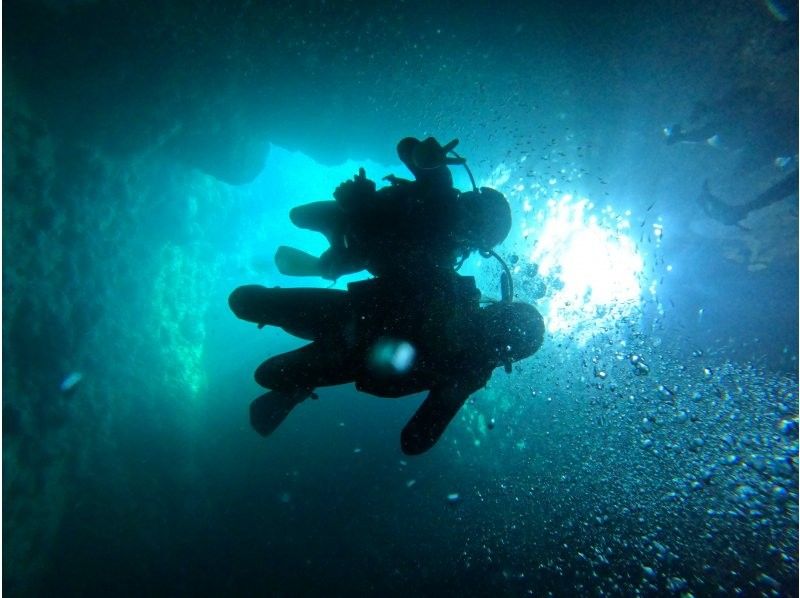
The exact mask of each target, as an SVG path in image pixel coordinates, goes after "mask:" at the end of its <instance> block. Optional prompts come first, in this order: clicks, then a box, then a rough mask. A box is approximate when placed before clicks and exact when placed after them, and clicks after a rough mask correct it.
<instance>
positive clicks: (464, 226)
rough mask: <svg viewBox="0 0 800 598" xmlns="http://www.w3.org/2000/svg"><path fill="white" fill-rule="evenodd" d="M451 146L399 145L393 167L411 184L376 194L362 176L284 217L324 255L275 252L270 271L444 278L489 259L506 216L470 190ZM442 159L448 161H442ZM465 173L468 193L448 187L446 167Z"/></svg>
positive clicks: (505, 228)
mask: <svg viewBox="0 0 800 598" xmlns="http://www.w3.org/2000/svg"><path fill="white" fill-rule="evenodd" d="M457 144H458V140H457V139H456V140H453V141H451V142H450V143H448V144H446V145H444V146H442V145H440V144H439V142H437V141H436V140H435V139H434V138H433V137H429V138H427V139H425V140H424V141H420V140H418V139H415V138H412V137H407V138H405V139H403V140H401V141H400V143H398V145H397V154H398V157H399V158H400V160H401V161H402V162H403V163H404V164H405V165H406V166H407V167H408V169H409V171H411V173H412V174H413V175H414V180H413V181H411V180H407V179H402V178H398V177H396V176H394V175H388V176H387V177H384V179H385V180H387V181H389V183H390V185H389V186H387V187H384V188H382V189H379V190H376V185H375V182H374V181H371V180H369V179H368V178H367V177H366V173H365V172H364V169H360V170H359V173H358V175H356V176H355V177H354V179H353V180H351V181H345V182H344V183H342V184H341V185H339V187H338V188H337V189H336V191H335V192H334V200H333V201H318V202H313V203H310V204H305V205H302V206H298V207H296V208H294V209H292V210H291V212H290V219H291V220H292V222H293V223H294V224H295V225H296V226H298V227H300V228H305V229H309V230H314V231H318V232H321V233H323V234H324V235H325V237H326V238H327V240H328V242H329V243H330V249H328V250H327V251H325V252H324V253H323V254H322V255H321V256H319V257H315V256H312V255H310V254H308V253H305V252H303V251H301V250H299V249H295V248H292V247H286V246H281V247H279V248H278V251H277V253H276V255H275V263H276V265H277V267H278V270H279V271H280V272H281V273H282V274H286V275H290V276H321V277H323V278H326V279H328V280H336V279H337V278H339V276H342V275H344V274H350V273H354V272H358V271H360V270H364V269H366V270H368V271H369V272H370V273H371V274H373V275H375V276H392V277H395V278H414V279H416V278H419V277H423V276H427V275H429V274H435V273H436V272H438V271H442V270H451V269H452V268H453V267H454V266H455V265H456V264H457V262H458V261H459V260H461V261H462V262H463V260H464V259H466V257H468V256H469V254H470V253H471V252H472V251H475V250H478V251H481V253H482V254H484V255H488V254H490V253H491V249H492V247H494V246H495V245H498V244H499V243H501V242H502V241H503V240H504V239H505V237H506V236H507V235H508V233H509V231H510V230H511V209H510V207H509V205H508V201H507V200H506V198H505V196H503V194H502V193H500V192H498V191H495V190H494V189H490V188H488V187H483V188H481V189H478V187H477V185H475V182H474V178H473V177H472V173H471V172H470V171H469V168H468V167H467V165H466V160H464V158H462V157H460V156H458V154H456V153H455V151H454V148H455V146H456V145H457ZM448 154H453V156H449V155H448ZM454 164H461V165H464V167H465V168H466V169H467V172H468V174H469V176H470V180H471V181H472V185H473V190H472V191H468V192H464V193H462V192H460V191H459V190H458V189H456V188H454V187H453V178H452V175H451V173H450V170H449V168H448V166H450V165H454Z"/></svg>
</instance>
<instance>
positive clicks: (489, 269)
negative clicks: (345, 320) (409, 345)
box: [2, 0, 798, 596]
mask: <svg viewBox="0 0 800 598" xmlns="http://www.w3.org/2000/svg"><path fill="white" fill-rule="evenodd" d="M3 16H4V23H5V26H4V31H3V33H4V34H5V43H4V47H3V74H4V78H3V83H4V87H3V297H2V298H3V420H2V423H3V571H2V573H3V589H4V591H5V592H7V593H8V595H10V596H53V595H58V596H64V595H69V596H72V595H81V596H95V595H97V596H125V595H131V596H142V595H156V596H196V595H268V596H369V595H376V596H377V595H380V596H387V595H388V596H393V595H419V596H449V595H463V596H484V595H501V596H518V595H533V596H549V595H552V596H579V595H615V596H616V595H620V596H631V595H643V596H660V595H675V596H681V595H684V596H688V595H694V596H716V595H720V596H729V595H745V596H752V595H754V596H758V595H763V596H793V595H797V586H798V566H797V552H798V534H797V526H798V494H797V487H798V382H797V352H798V351H797V349H798V318H797V314H798V301H797V288H798V261H797V260H798V252H797V249H798V240H797V239H798V227H797V194H796V193H794V194H790V195H787V196H785V197H779V198H777V199H775V201H772V202H769V205H766V207H763V206H761V207H759V208H758V209H754V210H752V211H750V212H749V213H747V214H746V215H745V217H743V218H742V219H741V221H740V222H739V223H738V224H726V223H724V222H721V221H720V220H719V219H716V220H715V219H714V217H713V216H712V215H710V214H709V213H708V212H705V211H704V210H703V207H702V205H701V204H700V202H699V201H698V197H700V196H701V190H702V189H703V183H704V182H705V181H708V186H709V189H710V190H711V192H712V193H713V194H714V195H715V196H717V197H718V198H719V199H721V200H722V201H723V202H724V203H726V204H727V205H733V206H747V204H748V202H749V201H751V200H752V199H753V198H755V197H757V196H758V195H759V194H760V193H763V192H764V191H765V190H767V189H769V188H770V187H771V186H772V185H774V184H775V183H776V182H778V181H780V180H781V179H782V178H783V177H785V176H788V175H791V173H792V172H793V169H796V168H797V65H798V57H797V47H798V43H797V8H796V7H794V6H791V5H789V4H788V3H778V2H777V1H776V0H770V2H768V3H767V2H763V3H762V2H706V3H703V4H694V3H691V4H690V3H686V4H675V3H672V2H655V3H633V2H624V1H621V2H614V3H608V4H607V5H605V6H603V7H599V6H595V4H594V3H586V2H578V1H570V2H566V3H530V5H528V3H520V4H519V6H512V7H509V8H507V9H504V10H499V8H497V7H491V6H490V5H487V4H485V3H482V2H460V3H458V4H457V5H456V4H455V3H448V2H443V3H438V4H436V6H430V5H429V4H424V3H418V2H404V3H392V4H386V5H384V6H382V5H380V4H378V3H375V4H371V5H370V6H367V5H366V4H364V3H358V2H353V3H351V2H336V3H334V2H330V1H329V2H301V3H294V4H292V5H290V4H285V5H284V4H280V5H275V6H270V7H269V8H266V7H262V6H260V5H258V4H249V3H241V4H240V3H224V4H220V3H215V2H193V3H179V2H174V3H172V2H167V3H162V4H160V5H159V6H158V7H146V6H144V5H141V6H140V5H138V4H136V3H133V4H130V3H123V2H103V3H94V2H76V3H64V4H58V5H56V4H55V3H50V2H45V1H33V2H32V1H28V2H22V1H16V2H6V3H5V4H4V14H3ZM709 107H710V108H709ZM675 124H680V125H681V126H682V127H683V128H684V130H685V131H686V132H687V133H691V132H692V131H701V132H704V131H705V129H704V128H703V127H706V126H707V127H708V130H709V131H712V130H713V131H715V134H717V133H716V131H719V133H718V139H717V140H714V141H713V142H708V141H707V140H704V139H700V140H699V142H697V143H688V142H686V143H683V142H681V143H667V138H666V137H665V134H664V130H665V129H667V128H669V127H672V126H673V125H675ZM407 135H414V136H418V137H425V136H427V135H434V136H436V137H437V138H438V139H439V140H440V141H442V142H445V141H447V140H449V139H451V138H455V137H458V138H459V139H460V144H459V147H458V150H459V152H460V153H462V154H463V155H464V156H466V157H467V158H468V163H469V165H470V167H471V168H472V170H473V172H474V174H475V177H476V179H477V180H478V183H479V184H485V185H490V186H493V187H495V188H497V189H499V190H500V191H502V192H503V193H504V194H505V195H506V197H507V198H508V199H509V202H510V204H511V206H512V214H513V217H514V224H513V227H512V232H511V234H510V235H509V237H508V239H507V240H506V241H505V243H504V244H503V245H502V246H500V247H499V248H498V253H500V255H501V256H503V257H504V259H506V260H507V261H509V262H510V263H511V262H512V261H513V269H514V272H515V273H514V280H515V286H516V292H517V298H518V299H520V300H524V301H528V302H531V303H535V304H536V305H537V307H538V308H539V309H540V311H541V312H542V314H543V315H544V317H545V321H546V324H547V327H548V332H547V336H546V339H545V343H544V345H543V347H542V349H541V350H540V351H539V352H538V353H537V354H536V355H534V356H533V357H531V358H529V359H527V360H525V361H523V362H521V363H519V364H517V365H515V368H514V371H513V372H512V373H511V374H510V375H509V374H506V373H505V372H503V371H502V369H498V370H496V371H495V374H494V376H493V377H492V379H491V380H490V382H489V384H488V385H487V387H486V388H485V389H483V390H481V391H479V392H477V393H475V394H474V395H473V397H472V398H471V399H470V400H469V401H468V403H467V404H466V405H465V406H464V407H463V408H462V410H461V412H460V413H459V414H458V416H457V417H456V418H455V420H454V421H453V422H452V423H451V424H450V426H449V427H448V429H447V431H446V432H445V434H444V436H443V437H442V439H441V440H440V441H439V443H438V444H437V445H436V446H435V447H434V448H433V449H432V450H431V451H429V452H428V453H425V454H424V455H421V456H418V457H407V456H405V455H403V453H402V452H401V451H400V444H399V434H400V430H401V429H402V428H403V426H404V425H405V423H406V422H407V421H408V419H409V418H410V417H411V415H412V414H413V413H414V411H415V410H416V408H417V407H418V406H419V404H420V401H421V400H422V398H423V397H422V396H421V395H419V396H413V397H407V398H402V399H378V398H375V397H372V396H369V395H364V394H359V393H357V392H356V391H355V389H354V388H353V387H352V386H350V385H345V386H340V387H334V388H328V389H321V390H319V400H316V401H306V402H304V403H302V404H301V405H299V406H298V407H297V408H296V409H295V410H294V411H293V412H292V413H291V415H290V416H289V417H288V419H287V420H286V421H285V422H284V423H283V424H282V425H281V427H280V428H279V429H278V430H277V431H276V432H275V433H274V434H273V435H272V436H271V437H269V438H266V439H265V438H261V437H260V436H258V435H257V434H256V433H255V432H254V431H253V430H251V429H250V426H249V422H248V415H247V413H248V405H249V403H250V401H251V400H252V399H253V398H255V397H256V396H258V395H259V394H260V392H261V389H260V388H259V387H258V386H257V385H256V383H255V382H254V381H253V378H252V374H253V370H254V369H255V368H256V367H257V366H258V364H260V363H261V362H262V361H263V360H264V359H266V358H267V357H270V356H272V355H276V354H278V353H281V352H283V351H286V350H290V349H293V348H296V347H298V346H300V344H301V341H299V340H298V339H295V338H293V337H290V336H289V335H288V334H285V333H283V332H281V331H277V330H272V329H268V328H265V329H263V330H258V329H257V328H256V326H255V325H252V324H248V323H246V322H242V321H239V320H237V319H236V318H235V317H234V316H233V314H232V313H230V311H229V309H228V306H227V297H228V294H229V293H230V292H231V291H232V290H233V289H234V288H235V287H237V286H239V285H242V284H251V283H257V284H263V285H267V286H282V287H286V286H303V285H310V286H316V287H325V286H327V285H328V284H329V283H328V282H327V281H324V280H322V279H297V278H295V279H291V278H287V277H284V276H282V275H280V274H279V273H278V272H277V270H276V268H275V266H274V263H273V259H272V258H273V255H274V252H275V249H276V248H277V247H278V246H279V245H293V246H296V247H301V248H303V249H305V250H307V251H309V252H312V253H318V252H321V251H322V250H324V249H325V242H324V238H323V237H321V236H320V235H316V234H314V233H311V232H308V231H300V230H298V229H296V228H294V227H293V226H292V225H291V223H290V221H289V218H288V211H289V209H290V208H291V207H293V206H295V205H299V204H302V203H307V202H310V201H316V200H321V199H329V198H331V193H332V191H333V189H334V188H335V187H336V186H337V185H338V184H339V183H340V182H342V181H343V180H345V179H347V178H349V177H352V176H353V175H354V174H355V173H356V171H357V169H358V168H359V167H362V166H363V167H365V168H366V171H367V175H368V176H370V177H371V178H372V179H374V180H378V181H379V180H380V179H381V177H382V176H384V175H386V174H389V173H394V174H396V175H398V176H408V173H407V172H405V170H404V167H403V166H402V165H401V164H400V163H399V161H398V159H397V158H396V156H395V154H394V147H395V144H396V143H397V141H398V140H399V139H401V138H402V137H404V136H407ZM684 141H689V139H686V140H684ZM454 175H455V180H456V185H457V186H458V187H459V188H461V189H465V190H466V189H468V188H469V179H468V178H467V176H466V173H465V172H463V171H461V170H454ZM462 273H464V274H468V275H472V276H475V277H476V280H477V283H478V286H479V287H480V288H481V290H482V292H483V293H484V294H485V295H487V296H490V297H497V296H499V292H500V291H499V285H498V278H499V274H500V268H499V266H498V265H497V264H496V263H494V262H493V261H491V260H487V259H485V258H481V257H480V256H472V257H471V258H470V259H469V260H468V261H467V262H466V263H465V264H464V267H463V269H462ZM362 277H363V274H362V275H361V276H359V275H353V276H350V277H346V278H343V279H340V280H339V281H337V283H336V285H335V286H336V288H345V285H346V283H347V282H348V281H351V280H357V279H359V278H362ZM420 284H425V281H424V280H421V281H420ZM637 364H640V365H637ZM641 364H644V365H641Z"/></svg>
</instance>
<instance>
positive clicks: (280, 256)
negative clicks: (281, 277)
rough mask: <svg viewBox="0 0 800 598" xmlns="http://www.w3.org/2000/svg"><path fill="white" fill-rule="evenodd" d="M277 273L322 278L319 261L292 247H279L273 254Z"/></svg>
mask: <svg viewBox="0 0 800 598" xmlns="http://www.w3.org/2000/svg"><path fill="white" fill-rule="evenodd" d="M275 265H276V266H277V267H278V272H280V273H281V274H285V275H286V276H322V275H323V272H322V265H321V262H320V259H319V258H318V257H315V256H313V255H311V254H310V253H306V252H305V251H300V250H299V249H295V248H294V247H287V246H286V245H281V246H280V247H278V251H277V252H276V253H275Z"/></svg>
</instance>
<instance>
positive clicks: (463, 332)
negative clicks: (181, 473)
mask: <svg viewBox="0 0 800 598" xmlns="http://www.w3.org/2000/svg"><path fill="white" fill-rule="evenodd" d="M479 298H480V292H479V291H478V290H477V288H476V287H475V282H474V279H473V278H472V277H462V276H459V275H457V274H455V273H452V274H449V275H447V276H441V277H438V278H437V279H436V280H428V281H426V286H424V287H417V288H414V287H412V286H409V285H401V286H400V287H398V286H396V285H395V284H393V283H391V282H387V281H385V280H383V279H379V278H378V279H370V280H365V281H361V282H357V283H351V284H350V285H349V286H348V291H347V292H345V291H338V290H330V289H268V288H265V287H260V286H255V285H251V286H244V287H240V288H238V289H236V290H235V291H234V292H233V293H232V294H231V297H230V300H229V303H230V306H231V309H232V310H233V312H234V313H235V314H236V315H237V316H238V317H239V318H241V319H244V320H248V321H251V322H255V323H257V324H259V325H264V324H268V325H274V326H280V327H281V328H283V329H284V330H286V331H287V332H290V333H291V334H294V335H296V336H299V337H301V338H305V339H308V340H312V342H311V343H310V344H308V345H306V346H304V347H302V348H300V349H297V350H295V351H291V352H288V353H283V354H281V355H277V356H275V357H272V358H270V359H268V360H267V361H265V362H264V363H262V364H261V366H259V368H258V370H257V371H256V381H257V382H258V383H259V384H260V385H262V386H264V387H266V388H269V389H272V390H273V391H280V392H281V393H283V394H282V395H281V396H287V393H289V394H292V396H293V397H294V398H293V402H290V404H289V405H288V408H287V409H286V411H285V413H282V414H281V417H280V419H279V420H278V421H277V423H275V425H270V426H268V427H267V428H266V430H265V431H264V432H262V433H264V434H265V435H266V434H268V433H269V432H271V431H272V430H273V429H274V428H275V427H277V424H279V423H280V420H282V419H283V417H285V416H286V414H288V412H289V410H290V409H291V407H292V406H294V404H296V403H297V402H299V401H300V400H302V399H303V398H305V397H307V396H308V395H309V394H311V392H312V391H313V389H315V388H317V387H320V386H330V385H335V384H344V383H347V382H355V383H356V388H357V389H358V390H360V391H363V392H368V393H370V394H374V395H378V396H383V397H399V396H404V395H408V394H413V393H417V392H420V391H423V390H428V391H429V394H428V397H427V398H426V399H425V401H424V402H423V404H422V406H421V407H420V408H419V410H418V411H417V412H416V414H415V415H414V417H413V418H412V419H411V421H410V422H409V423H408V425H407V426H406V427H405V429H404V430H403V433H402V436H401V444H402V448H403V451H404V452H406V453H409V454H417V453H421V452H424V451H425V450H427V449H429V448H430V447H431V446H433V444H434V443H435V442H436V441H437V440H438V438H439V436H440V435H441V434H442V432H444V430H445V428H446V427H447V424H448V423H449V422H450V421H451V420H452V418H453V417H454V416H455V414H456V413H457V412H458V409H459V408H460V407H461V405H462V404H463V403H464V401H466V400H467V398H468V397H469V395H470V394H472V393H473V392H475V391H476V390H478V389H480V388H482V387H483V386H485V385H486V383H487V381H488V380H489V377H490V376H491V374H492V371H493V370H494V368H495V367H498V366H499V365H501V361H500V358H499V354H498V351H497V349H496V348H495V347H494V346H493V345H492V343H491V342H490V340H489V338H488V337H487V333H488V332H490V331H488V330H487V322H486V318H485V317H484V312H485V310H482V309H481V308H480V307H479ZM384 339H393V340H400V341H404V342H406V343H408V344H409V345H410V346H411V347H412V348H413V350H414V353H415V355H414V359H413V362H412V363H411V365H410V367H409V369H408V370H405V371H397V372H387V371H384V370H382V369H381V368H380V367H378V366H375V365H374V364H373V361H372V360H371V359H370V355H371V352H372V351H373V350H374V349H375V347H376V345H378V344H379V343H380V342H381V340H384ZM538 342H539V343H540V342H541V340H539V341H538ZM275 397H276V395H274V394H273V395H271V396H270V397H269V400H275Z"/></svg>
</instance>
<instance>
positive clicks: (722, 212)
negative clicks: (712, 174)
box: [697, 168, 798, 228]
mask: <svg viewBox="0 0 800 598" xmlns="http://www.w3.org/2000/svg"><path fill="white" fill-rule="evenodd" d="M797 189H798V170H797V169H796V168H795V169H794V170H793V171H791V172H790V173H789V174H788V175H786V176H785V177H783V178H782V179H781V180H779V181H778V182H777V183H775V184H773V185H771V186H770V187H769V188H768V189H767V190H766V191H764V192H762V193H760V194H759V195H757V196H756V197H755V198H754V199H751V200H750V201H748V202H746V203H744V204H740V205H731V204H728V203H725V202H724V201H722V200H721V199H719V198H718V197H716V196H715V195H713V194H712V193H711V189H709V186H708V181H707V180H706V181H705V182H704V183H703V190H702V192H701V193H700V196H699V197H698V198H697V202H698V203H699V204H700V207H701V208H702V209H703V211H704V212H705V213H706V215H707V216H708V217H709V218H712V219H713V220H716V221H717V222H721V223H722V224H726V225H728V226H739V227H740V228H744V227H742V225H741V224H740V222H741V221H742V220H744V219H745V218H747V216H748V214H750V212H754V211H756V210H760V209H761V208H766V207H767V206H769V205H772V204H774V203H777V202H779V201H781V200H783V199H785V198H786V197H791V196H792V195H797Z"/></svg>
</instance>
